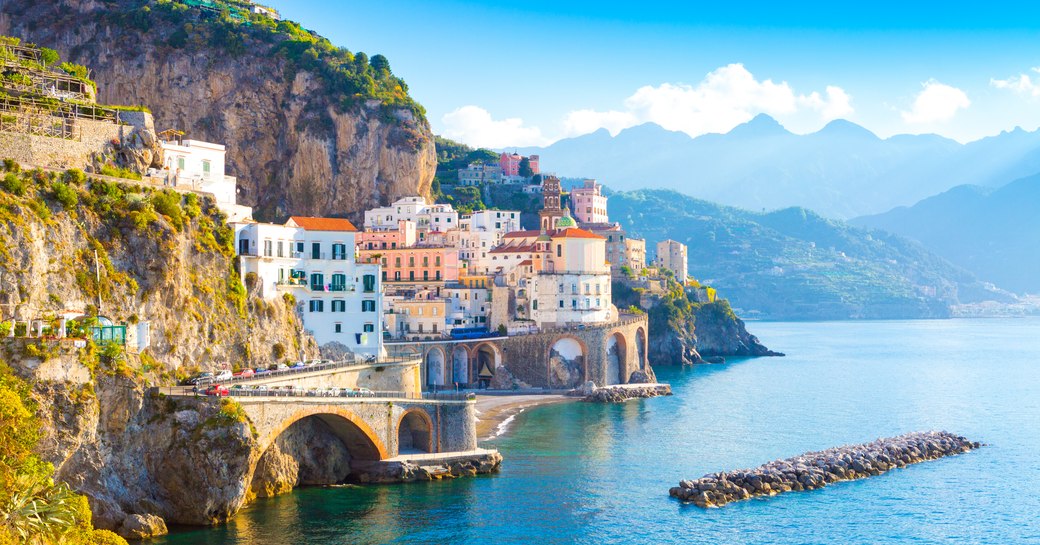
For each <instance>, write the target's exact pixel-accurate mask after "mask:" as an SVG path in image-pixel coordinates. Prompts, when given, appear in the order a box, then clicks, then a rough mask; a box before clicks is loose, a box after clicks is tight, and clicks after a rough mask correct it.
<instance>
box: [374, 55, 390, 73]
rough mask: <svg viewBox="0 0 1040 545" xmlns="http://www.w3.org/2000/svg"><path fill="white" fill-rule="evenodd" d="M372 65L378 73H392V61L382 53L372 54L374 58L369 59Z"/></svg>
mask: <svg viewBox="0 0 1040 545" xmlns="http://www.w3.org/2000/svg"><path fill="white" fill-rule="evenodd" d="M369 64H371V65H372V70H375V71H376V73H377V74H384V73H385V74H390V61H388V60H387V58H386V57H384V56H382V55H372V60H371V61H369Z"/></svg>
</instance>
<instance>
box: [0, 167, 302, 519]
mask: <svg viewBox="0 0 1040 545" xmlns="http://www.w3.org/2000/svg"><path fill="white" fill-rule="evenodd" d="M6 168H7V172H6V173H3V175H2V176H0V277H2V279H3V282H2V284H0V302H2V303H3V304H4V311H5V314H4V316H3V318H4V320H5V321H3V322H2V323H0V330H2V331H3V334H2V335H0V349H2V351H0V360H2V361H4V362H7V363H9V364H10V365H11V366H12V367H13V368H14V369H15V370H16V372H18V373H19V374H20V375H22V376H24V377H25V378H28V379H29V380H30V383H31V384H33V386H34V390H35V394H36V397H37V400H38V402H39V406H40V410H41V412H42V413H43V416H44V418H43V421H44V423H45V424H44V437H43V440H42V441H41V443H40V448H41V450H42V452H41V454H42V455H43V456H44V458H45V459H46V460H48V461H50V462H52V463H54V465H55V467H56V469H57V473H56V476H57V477H58V478H59V479H61V480H63V481H66V482H68V483H70V484H71V485H72V486H73V487H74V488H75V489H76V490H77V491H80V492H82V493H84V494H87V496H88V497H89V499H90V503H91V507H92V508H93V510H94V513H95V523H96V525H97V526H98V527H101V528H106V529H113V530H116V531H118V532H119V533H121V534H123V535H125V536H128V537H140V536H142V535H149V534H151V533H155V532H160V531H161V529H162V527H163V526H164V523H163V519H166V520H169V521H171V522H181V523H196V524H203V523H210V522H215V521H220V520H226V519H227V518H228V517H229V516H230V515H231V514H233V513H234V512H235V511H237V510H238V508H239V507H241V505H242V504H243V502H244V501H245V500H246V499H247V492H248V490H249V485H250V483H249V478H250V476H251V474H252V473H251V472H252V467H253V465H255V462H256V460H257V459H258V458H259V456H260V453H259V452H257V445H256V441H255V438H254V437H253V436H252V433H251V432H250V429H249V426H248V424H247V423H246V422H245V421H244V418H239V417H238V416H237V415H236V413H235V412H234V411H233V410H230V409H228V408H227V407H221V406H219V405H214V404H212V403H205V402H199V403H189V404H185V402H183V401H181V402H176V403H175V402H173V401H171V400H169V399H164V398H162V397H161V396H158V395H154V394H153V395H146V393H145V392H146V388H147V387H148V386H155V385H169V384H172V382H173V381H174V380H175V378H176V377H178V376H181V375H183V374H184V373H186V372H189V371H191V370H194V369H195V368H197V367H199V366H203V367H210V366H215V365H218V364H225V363H227V364H230V365H232V366H258V365H267V364H269V363H271V362H273V361H275V360H277V359H280V358H285V357H296V356H297V354H302V355H305V356H307V357H313V356H315V355H316V354H317V349H316V347H315V346H314V344H313V341H308V342H305V343H304V344H303V345H302V346H301V345H300V342H301V341H300V339H301V337H303V335H302V334H301V330H300V323H299V321H298V319H297V318H296V316H295V314H294V313H293V312H292V310H291V305H292V302H291V301H286V302H282V301H278V302H277V303H275V304H268V303H264V302H263V301H262V300H261V299H259V298H258V297H254V296H252V295H251V294H250V293H249V292H248V291H247V290H246V289H245V287H244V286H243V285H242V283H241V282H240V281H239V277H238V273H237V272H236V271H235V266H234V260H233V251H232V248H231V246H232V238H233V237H232V233H231V232H230V230H229V228H228V227H227V226H226V225H225V224H224V223H223V218H222V216H221V214H220V212H219V211H218V210H217V209H216V207H215V206H214V205H213V204H212V202H211V201H209V200H208V199H206V200H203V199H200V198H198V197H196V196H195V195H182V194H178V193H173V192H159V191H154V190H150V189H146V188H143V187H139V186H135V185H129V184H117V183H112V182H105V181H98V180H95V181H89V180H87V179H86V177H85V176H83V174H82V173H81V172H78V171H68V172H65V173H63V174H58V173H51V172H43V171H32V172H18V171H17V167H16V165H14V164H11V163H8V164H7V167H6ZM95 252H96V254H95ZM95 255H96V256H97V257H96V258H95ZM95 313H97V314H100V315H101V316H105V317H108V318H110V319H111V320H112V321H113V322H116V323H126V324H127V325H128V327H129V328H130V329H131V330H137V329H138V328H139V327H140V326H142V325H144V324H147V326H148V329H150V339H151V343H150V345H149V346H148V347H147V348H144V349H143V350H138V349H136V348H135V347H134V346H133V344H134V343H133V342H131V343H128V346H127V348H126V349H125V350H124V349H122V348H119V347H118V346H113V345H109V346H108V347H106V348H103V349H100V348H95V347H94V346H93V345H92V344H88V345H87V346H86V347H77V346H75V345H74V343H73V342H72V341H71V340H69V339H66V340H59V339H56V338H54V337H53V336H56V333H55V332H56V330H57V328H58V325H59V324H60V318H61V317H62V316H80V315H86V316H88V317H90V316H93V315H94V314H95ZM12 315H13V316H12ZM12 317H13V318H14V319H15V320H17V321H19V322H20V323H21V324H23V325H22V326H21V327H23V328H24V324H25V323H26V322H30V321H31V322H33V323H36V324H42V325H43V326H44V327H45V331H44V333H45V335H46V334H49V335H52V337H50V338H48V339H29V338H25V337H13V338H9V337H7V334H8V333H10V332H11V329H10V328H11V327H12V322H11V321H10V318H12ZM89 319H90V318H87V320H89ZM75 327H78V326H74V327H73V329H74V328H75ZM18 329H19V326H15V330H16V331H17V330H18ZM18 333H19V335H21V334H23V333H24V329H23V331H18ZM87 334H88V335H89V333H87ZM178 403H179V404H178ZM218 447H219V448H218ZM218 450H219V451H220V452H222V453H226V456H221V457H220V458H215V457H213V456H212V452H216V451H218ZM156 515H158V516H156Z"/></svg>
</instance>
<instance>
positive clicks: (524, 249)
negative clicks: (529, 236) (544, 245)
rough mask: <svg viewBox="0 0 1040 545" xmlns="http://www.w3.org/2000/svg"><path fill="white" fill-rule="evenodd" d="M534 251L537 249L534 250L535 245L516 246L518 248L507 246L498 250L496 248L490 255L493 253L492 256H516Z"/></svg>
mask: <svg viewBox="0 0 1040 545" xmlns="http://www.w3.org/2000/svg"><path fill="white" fill-rule="evenodd" d="M534 250H535V248H534V245H533V244H527V245H516V246H513V245H505V246H499V247H498V248H495V249H493V250H491V252H490V253H492V254H516V253H523V252H533V251H534Z"/></svg>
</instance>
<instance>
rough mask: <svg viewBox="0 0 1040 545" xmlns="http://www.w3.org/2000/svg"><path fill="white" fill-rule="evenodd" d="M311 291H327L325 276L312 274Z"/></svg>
mask: <svg viewBox="0 0 1040 545" xmlns="http://www.w3.org/2000/svg"><path fill="white" fill-rule="evenodd" d="M311 289H312V290H314V291H325V275H323V274H321V273H314V274H312V275H311Z"/></svg>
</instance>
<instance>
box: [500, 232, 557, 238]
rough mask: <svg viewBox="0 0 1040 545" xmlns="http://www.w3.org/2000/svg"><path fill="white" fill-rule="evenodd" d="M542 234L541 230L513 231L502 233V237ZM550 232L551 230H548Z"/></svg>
mask: <svg viewBox="0 0 1040 545" xmlns="http://www.w3.org/2000/svg"><path fill="white" fill-rule="evenodd" d="M540 234H542V232H541V231H513V232H510V233H506V234H505V235H502V237H503V238H524V237H536V236H538V235H540ZM550 234H551V231H550Z"/></svg>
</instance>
